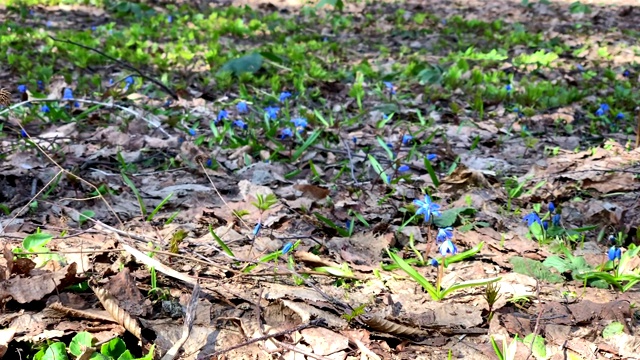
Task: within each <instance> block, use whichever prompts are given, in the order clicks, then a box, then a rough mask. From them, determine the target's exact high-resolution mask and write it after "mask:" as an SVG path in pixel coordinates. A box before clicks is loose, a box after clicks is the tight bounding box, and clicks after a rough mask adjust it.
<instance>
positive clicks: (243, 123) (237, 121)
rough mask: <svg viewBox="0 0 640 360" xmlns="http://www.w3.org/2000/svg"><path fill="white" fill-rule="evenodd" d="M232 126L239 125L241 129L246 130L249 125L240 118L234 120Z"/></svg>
mask: <svg viewBox="0 0 640 360" xmlns="http://www.w3.org/2000/svg"><path fill="white" fill-rule="evenodd" d="M233 126H235V127H239V128H240V129H242V130H246V129H247V128H248V127H249V125H247V124H245V122H244V121H242V120H240V119H238V120H236V121H234V122H233Z"/></svg>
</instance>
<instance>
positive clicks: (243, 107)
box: [236, 101, 249, 114]
mask: <svg viewBox="0 0 640 360" xmlns="http://www.w3.org/2000/svg"><path fill="white" fill-rule="evenodd" d="M236 110H238V114H244V113H246V112H248V111H249V107H248V106H247V103H246V102H244V101H240V102H239V103H237V104H236Z"/></svg>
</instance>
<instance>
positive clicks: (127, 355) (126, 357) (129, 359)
mask: <svg viewBox="0 0 640 360" xmlns="http://www.w3.org/2000/svg"><path fill="white" fill-rule="evenodd" d="M133 359H134V357H133V355H131V352H129V350H127V351H125V352H123V353H122V355H120V356H119V357H118V360H133Z"/></svg>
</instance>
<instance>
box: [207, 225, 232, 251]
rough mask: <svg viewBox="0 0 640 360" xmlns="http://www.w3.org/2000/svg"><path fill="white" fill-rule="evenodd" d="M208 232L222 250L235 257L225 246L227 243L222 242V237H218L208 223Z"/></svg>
mask: <svg viewBox="0 0 640 360" xmlns="http://www.w3.org/2000/svg"><path fill="white" fill-rule="evenodd" d="M209 232H210V233H211V235H212V236H213V238H214V239H215V240H216V242H217V243H218V246H220V247H221V248H222V251H224V252H225V253H226V254H227V255H229V256H232V257H236V256H235V255H234V254H233V251H231V249H229V247H228V246H227V244H225V243H224V241H222V239H220V237H219V236H218V235H216V232H215V231H213V228H212V227H211V225H209Z"/></svg>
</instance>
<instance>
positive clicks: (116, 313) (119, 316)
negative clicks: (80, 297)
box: [89, 283, 142, 340]
mask: <svg viewBox="0 0 640 360" xmlns="http://www.w3.org/2000/svg"><path fill="white" fill-rule="evenodd" d="M89 286H90V287H91V290H93V292H94V293H95V294H96V296H97V297H98V300H100V303H101V304H102V306H103V307H104V309H105V310H107V312H108V313H109V314H110V315H111V316H112V317H113V319H114V320H115V321H116V322H117V323H118V324H120V325H122V326H123V327H124V328H125V329H127V330H128V331H129V332H130V333H132V334H133V335H135V337H137V338H138V340H142V337H141V333H142V328H141V327H140V325H139V324H138V322H137V321H136V320H135V319H134V318H132V317H131V315H129V313H128V312H126V311H125V310H124V309H123V308H121V307H120V306H119V305H118V300H116V299H115V298H114V297H113V296H112V295H111V294H109V292H108V291H107V290H105V289H103V288H100V287H97V286H95V285H92V284H91V283H90V284H89Z"/></svg>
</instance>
